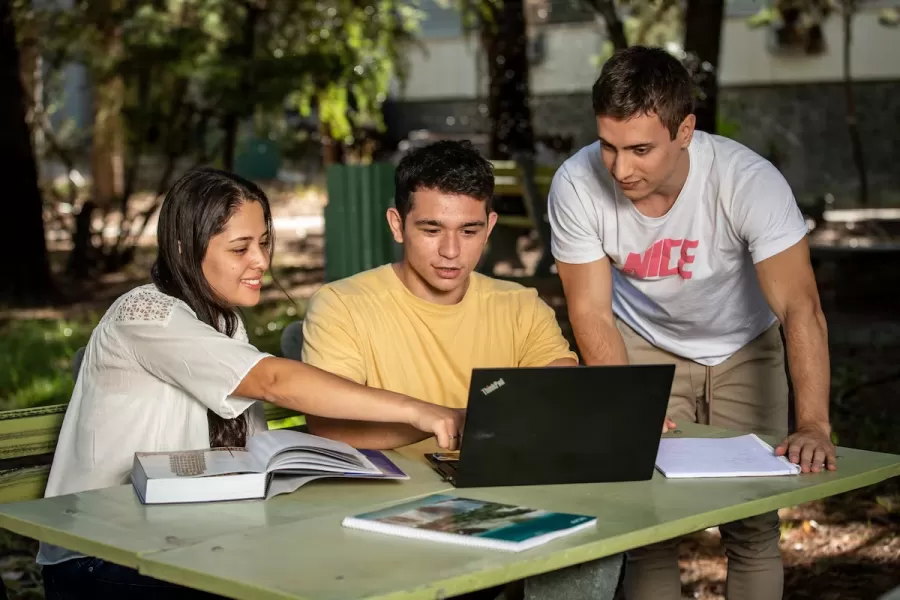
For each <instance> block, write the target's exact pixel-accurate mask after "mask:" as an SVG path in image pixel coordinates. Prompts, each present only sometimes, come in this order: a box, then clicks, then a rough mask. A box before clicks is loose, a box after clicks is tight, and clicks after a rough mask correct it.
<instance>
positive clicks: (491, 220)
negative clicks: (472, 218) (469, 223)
mask: <svg viewBox="0 0 900 600" xmlns="http://www.w3.org/2000/svg"><path fill="white" fill-rule="evenodd" d="M496 224H497V213H496V212H494V211H491V212H489V213H488V222H487V236H488V237H491V232H492V231H493V230H494V225H496Z"/></svg>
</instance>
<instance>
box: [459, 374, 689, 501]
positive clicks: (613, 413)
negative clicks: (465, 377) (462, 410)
mask: <svg viewBox="0 0 900 600" xmlns="http://www.w3.org/2000/svg"><path fill="white" fill-rule="evenodd" d="M674 376H675V365H628V366H596V367H587V366H580V367H533V368H532V367H527V368H511V369H510V368H497V369H474V370H473V371H472V380H471V384H470V388H469V404H468V409H467V411H466V426H465V430H464V432H463V438H462V444H461V451H460V454H459V462H458V463H457V464H456V469H455V471H456V473H455V477H454V479H455V481H454V482H453V483H454V485H456V486H457V487H481V486H506V485H546V484H560V483H594V482H612V481H641V480H647V479H650V478H651V477H652V476H653V469H654V463H655V461H656V453H657V450H658V448H659V440H660V435H661V433H662V427H663V421H664V419H665V416H666V407H667V406H668V403H669V394H670V393H671V390H672V380H673V378H674Z"/></svg>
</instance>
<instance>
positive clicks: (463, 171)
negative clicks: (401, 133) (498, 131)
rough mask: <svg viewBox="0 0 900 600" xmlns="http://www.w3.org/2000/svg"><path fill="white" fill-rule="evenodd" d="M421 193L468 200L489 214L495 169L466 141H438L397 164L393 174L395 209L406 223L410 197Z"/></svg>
mask: <svg viewBox="0 0 900 600" xmlns="http://www.w3.org/2000/svg"><path fill="white" fill-rule="evenodd" d="M420 190H436V191H438V192H443V193H445V194H459V195H462V196H469V197H471V198H475V199H476V200H482V201H483V202H484V203H485V210H486V211H487V212H488V213H490V211H491V201H492V199H493V197H494V168H493V165H491V163H490V161H488V160H487V159H486V158H484V157H483V156H482V155H481V154H480V153H479V152H478V150H476V149H475V147H474V146H473V145H472V143H471V142H469V141H468V140H465V141H461V142H457V141H450V140H441V141H439V142H434V143H432V144H429V145H427V146H424V147H422V148H416V149H415V150H413V151H411V152H410V153H409V154H407V155H406V156H404V157H403V158H402V159H401V160H400V164H398V165H397V170H396V171H395V173H394V205H395V206H396V207H397V212H399V213H400V217H401V218H402V219H403V220H404V221H405V220H406V215H407V214H409V211H410V210H412V195H413V193H414V192H417V191H420Z"/></svg>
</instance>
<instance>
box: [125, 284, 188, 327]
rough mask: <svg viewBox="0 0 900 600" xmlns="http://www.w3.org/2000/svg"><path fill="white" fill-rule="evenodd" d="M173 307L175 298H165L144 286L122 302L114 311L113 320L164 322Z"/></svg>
mask: <svg viewBox="0 0 900 600" xmlns="http://www.w3.org/2000/svg"><path fill="white" fill-rule="evenodd" d="M173 306H175V298H173V297H172V296H167V295H166V294H163V293H162V292H160V291H159V290H157V289H156V288H155V287H153V286H145V287H142V288H139V289H137V290H135V291H133V292H132V293H131V294H129V296H128V297H127V298H125V299H124V300H122V302H121V304H119V306H118V308H117V309H116V317H115V320H116V321H119V322H129V321H144V322H146V321H151V322H153V321H166V320H167V319H168V318H169V315H170V314H171V312H172V307H173Z"/></svg>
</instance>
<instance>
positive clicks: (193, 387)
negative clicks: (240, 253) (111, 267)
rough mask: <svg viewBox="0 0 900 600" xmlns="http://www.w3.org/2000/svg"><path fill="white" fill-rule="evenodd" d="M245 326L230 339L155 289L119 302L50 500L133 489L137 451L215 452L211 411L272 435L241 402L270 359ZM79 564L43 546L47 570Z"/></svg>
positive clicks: (80, 387) (258, 407)
mask: <svg viewBox="0 0 900 600" xmlns="http://www.w3.org/2000/svg"><path fill="white" fill-rule="evenodd" d="M238 321H239V323H240V324H239V326H238V329H237V331H236V332H235V335H234V337H228V336H227V335H225V334H223V333H220V332H218V331H217V330H215V329H214V328H212V327H210V326H209V325H206V324H205V323H203V322H202V321H200V320H199V319H198V318H197V316H196V314H195V313H194V311H193V310H191V309H190V308H189V307H188V305H187V304H185V303H184V302H182V301H181V300H178V299H176V298H174V297H172V296H169V295H166V294H164V293H162V292H160V291H159V290H158V289H157V288H156V286H154V285H152V284H150V285H144V286H141V287H138V288H135V289H133V290H131V291H130V292H128V293H126V294H125V295H123V296H122V297H120V298H118V299H117V300H116V301H115V302H114V303H113V305H112V306H111V307H110V308H109V310H108V311H107V312H106V314H105V315H104V316H103V318H102V319H101V320H100V323H99V324H98V325H97V327H96V328H95V329H94V331H93V333H92V334H91V338H90V341H89V342H88V345H87V347H86V349H85V353H84V360H83V362H82V364H81V370H80V371H79V374H78V379H77V381H76V383H75V389H74V391H73V392H72V399H71V401H70V402H69V405H68V408H67V409H66V415H65V419H64V421H63V425H62V430H61V431H60V435H59V442H58V443H57V446H56V452H55V454H54V456H53V465H52V467H51V469H50V478H49V481H48V482H47V489H46V492H45V494H44V495H45V497H50V496H58V495H62V494H70V493H73V492H80V491H84V490H90V489H96V488H102V487H109V486H115V485H120V484H124V483H128V482H129V481H130V479H129V476H130V474H131V466H132V463H133V461H134V453H135V452H157V451H168V450H188V449H199V448H208V447H209V426H208V423H207V409H210V410H212V411H213V412H215V413H216V414H218V415H219V416H221V417H224V418H226V419H230V418H234V417H237V416H239V415H240V414H242V413H243V412H244V411H247V410H249V412H248V413H247V414H248V425H249V430H248V434H249V435H252V434H253V433H255V432H257V431H260V430H264V429H266V428H267V427H266V419H265V413H264V410H263V405H262V402H259V401H255V400H250V399H247V398H240V397H237V396H233V395H232V392H234V390H235V388H236V387H237V386H238V384H239V383H240V382H241V380H242V379H243V378H244V376H245V375H246V374H247V373H248V372H249V371H250V369H252V368H253V366H254V365H256V363H257V362H259V361H260V360H261V359H263V358H265V357H267V356H270V355H269V354H266V353H264V352H260V351H259V350H257V349H256V348H255V347H253V346H252V345H251V344H250V343H249V342H248V341H247V333H246V330H245V329H244V326H243V323H241V322H240V319H238ZM74 556H78V555H77V554H74V553H70V552H68V551H65V550H63V549H61V548H56V547H53V546H48V545H46V544H42V545H41V551H40V553H39V555H38V562H39V563H41V564H50V563H54V562H59V561H60V560H65V559H67V558H72V557H74Z"/></svg>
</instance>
